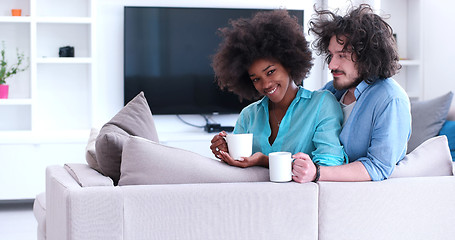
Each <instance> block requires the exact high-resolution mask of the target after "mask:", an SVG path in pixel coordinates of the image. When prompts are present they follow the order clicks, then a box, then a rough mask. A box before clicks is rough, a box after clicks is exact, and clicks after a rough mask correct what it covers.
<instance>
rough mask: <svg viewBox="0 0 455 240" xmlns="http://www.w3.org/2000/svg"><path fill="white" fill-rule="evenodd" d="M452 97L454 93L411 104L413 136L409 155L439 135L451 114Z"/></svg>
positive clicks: (409, 143)
mask: <svg viewBox="0 0 455 240" xmlns="http://www.w3.org/2000/svg"><path fill="white" fill-rule="evenodd" d="M452 97H453V93H452V92H449V93H447V94H445V95H442V96H440V97H437V98H434V99H431V100H426V101H417V102H411V114H412V134H411V138H410V139H409V141H408V151H407V153H410V152H411V151H412V150H414V149H415V148H416V147H417V146H419V145H420V144H422V143H423V142H424V141H425V140H427V139H430V138H432V137H435V136H437V135H438V133H439V131H440V130H441V128H442V125H443V124H444V122H445V120H446V117H447V113H448V112H449V108H450V104H451V102H452Z"/></svg>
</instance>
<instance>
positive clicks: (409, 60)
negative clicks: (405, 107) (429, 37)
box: [381, 0, 423, 101]
mask: <svg viewBox="0 0 455 240" xmlns="http://www.w3.org/2000/svg"><path fill="white" fill-rule="evenodd" d="M421 6H422V1H421V0H399V1H396V0H381V10H382V13H383V14H385V16H387V15H389V16H390V18H387V19H386V21H387V22H388V23H389V24H390V25H391V26H392V28H393V30H394V32H395V34H396V36H397V43H398V51H399V54H400V58H401V59H402V60H400V64H401V66H402V68H401V70H400V72H399V73H398V74H397V75H395V76H394V77H393V78H394V79H395V80H396V81H397V82H398V83H400V85H401V86H402V87H403V88H404V89H405V90H406V92H407V93H408V96H409V98H410V99H411V101H413V100H422V98H423V71H422V69H423V66H422V56H423V53H422V39H423V37H422V32H423V31H422V23H421V22H420V21H421V19H422V7H421Z"/></svg>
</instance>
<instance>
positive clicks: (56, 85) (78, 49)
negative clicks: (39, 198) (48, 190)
mask: <svg viewBox="0 0 455 240" xmlns="http://www.w3.org/2000/svg"><path fill="white" fill-rule="evenodd" d="M13 8H20V9H22V16H18V17H13V16H11V9H13ZM93 13H94V3H93V2H92V0H65V1H55V0H10V1H6V3H3V2H2V4H1V5H0V31H1V32H2V33H3V34H2V35H1V36H0V41H4V42H5V47H6V52H7V54H6V58H7V59H8V60H9V62H15V61H16V48H18V49H19V50H20V51H21V52H24V54H25V56H26V57H28V61H29V66H30V67H29V68H28V69H27V70H26V71H25V72H22V73H19V74H17V75H15V76H13V77H12V78H9V79H8V80H7V83H8V84H9V85H10V92H9V99H0V112H1V113H2V114H1V115H2V117H1V120H0V163H1V164H2V166H3V167H2V168H1V170H0V189H2V191H1V192H0V200H8V199H27V198H34V197H35V195H36V194H38V193H39V192H42V191H44V185H45V181H44V180H45V178H44V174H45V167H46V166H48V165H52V164H62V163H66V162H79V161H83V160H84V152H83V151H84V147H85V145H86V143H87V139H88V136H89V130H90V128H91V126H92V118H93V116H92V95H93V90H92V89H93V76H94V73H93V71H94V66H93V65H94V62H95V61H94V60H93V52H94V50H93V45H94V44H93V42H94V41H93V39H94V30H93V29H94V17H93V15H94V14H93ZM63 46H73V47H74V49H75V57H74V58H60V57H59V56H58V52H59V48H60V47H63Z"/></svg>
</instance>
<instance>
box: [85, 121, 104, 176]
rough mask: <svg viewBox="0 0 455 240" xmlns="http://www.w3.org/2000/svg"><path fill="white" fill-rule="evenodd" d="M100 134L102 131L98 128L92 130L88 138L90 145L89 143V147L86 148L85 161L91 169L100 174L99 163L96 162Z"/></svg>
mask: <svg viewBox="0 0 455 240" xmlns="http://www.w3.org/2000/svg"><path fill="white" fill-rule="evenodd" d="M99 133H100V130H99V129H97V128H92V129H91V130H90V135H89V137H88V143H87V146H86V147H85V160H86V161H87V163H88V165H89V166H90V167H91V168H93V169H95V170H96V171H98V172H101V169H100V167H99V166H98V162H97V161H96V150H95V143H96V137H98V134H99Z"/></svg>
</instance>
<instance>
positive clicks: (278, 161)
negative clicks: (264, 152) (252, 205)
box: [269, 152, 293, 182]
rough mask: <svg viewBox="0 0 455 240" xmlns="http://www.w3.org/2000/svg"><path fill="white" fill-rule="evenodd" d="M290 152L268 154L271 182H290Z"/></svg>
mask: <svg viewBox="0 0 455 240" xmlns="http://www.w3.org/2000/svg"><path fill="white" fill-rule="evenodd" d="M291 155H292V154H291V153H290V152H272V153H270V154H269V174H270V181H272V182H289V181H291V180H292V160H293V159H292V157H291Z"/></svg>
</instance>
